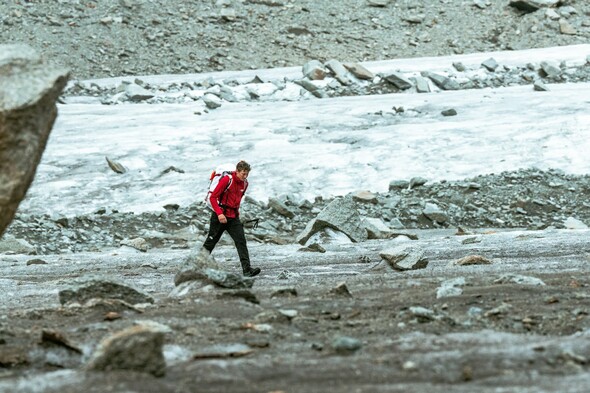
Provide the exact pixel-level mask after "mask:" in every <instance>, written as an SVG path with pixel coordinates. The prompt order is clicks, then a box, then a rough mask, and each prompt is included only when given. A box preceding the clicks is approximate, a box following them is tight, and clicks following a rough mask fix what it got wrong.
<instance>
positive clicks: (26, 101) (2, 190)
mask: <svg viewBox="0 0 590 393" xmlns="http://www.w3.org/2000/svg"><path fill="white" fill-rule="evenodd" d="M68 78H69V72H68V71H67V70H66V69H64V68H61V67H56V66H53V65H50V64H48V63H47V62H46V61H45V60H44V59H42V58H41V57H40V56H39V55H38V54H37V53H36V52H35V50H33V49H32V48H30V47H28V46H26V45H16V44H15V45H0V236H1V235H2V233H4V230H5V229H6V227H7V226H8V224H9V223H10V222H11V221H12V219H13V217H14V214H15V212H16V209H17V208H18V205H19V203H20V202H21V200H22V199H23V198H24V197H25V194H26V192H27V190H28V188H29V186H30V185H31V183H32V181H33V178H34V176H35V171H36V170H37V165H38V164H39V161H40V160H41V156H42V154H43V151H44V150H45V145H46V143H47V139H48V137H49V133H50V132H51V129H52V127H53V124H54V122H55V119H56V117H57V107H56V101H57V99H58V98H59V95H60V94H61V92H62V90H63V88H64V87H65V85H66V83H67V81H68Z"/></svg>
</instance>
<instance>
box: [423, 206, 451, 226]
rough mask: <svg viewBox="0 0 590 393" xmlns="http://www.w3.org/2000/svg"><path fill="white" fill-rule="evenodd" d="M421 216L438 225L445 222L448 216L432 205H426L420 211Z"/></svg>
mask: <svg viewBox="0 0 590 393" xmlns="http://www.w3.org/2000/svg"><path fill="white" fill-rule="evenodd" d="M422 214H424V215H425V216H426V217H427V218H428V219H429V220H432V221H435V222H438V223H440V224H442V223H445V222H447V221H448V219H449V216H448V215H447V214H446V213H445V212H444V211H443V210H442V209H441V208H440V207H439V206H438V205H436V204H434V203H426V204H425V206H424V209H423V210H422Z"/></svg>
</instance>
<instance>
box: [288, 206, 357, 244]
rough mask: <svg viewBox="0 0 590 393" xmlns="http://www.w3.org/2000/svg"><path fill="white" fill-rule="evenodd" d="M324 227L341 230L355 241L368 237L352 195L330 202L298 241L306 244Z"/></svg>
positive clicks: (310, 223)
mask: <svg viewBox="0 0 590 393" xmlns="http://www.w3.org/2000/svg"><path fill="white" fill-rule="evenodd" d="M324 228H332V229H335V230H337V231H340V232H342V233H344V234H346V236H348V237H349V238H350V240H352V241H353V242H360V241H363V240H366V239H367V231H366V230H365V229H364V228H363V227H362V223H361V217H360V215H359V213H358V211H357V209H356V205H355V203H354V201H353V200H352V197H350V196H346V197H344V198H337V199H334V200H333V201H332V202H330V203H329V204H328V206H326V207H325V208H324V210H322V211H321V212H320V214H318V215H317V217H316V218H314V219H313V220H311V221H310V222H309V223H308V224H307V226H306V227H305V229H304V230H303V231H302V232H301V234H299V236H297V242H298V243H299V244H305V242H307V240H308V239H309V238H310V237H311V236H313V235H314V234H315V233H317V232H319V231H321V230H322V229H324Z"/></svg>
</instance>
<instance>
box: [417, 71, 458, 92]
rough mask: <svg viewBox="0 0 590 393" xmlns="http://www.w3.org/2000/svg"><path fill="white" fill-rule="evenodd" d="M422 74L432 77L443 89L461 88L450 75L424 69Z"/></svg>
mask: <svg viewBox="0 0 590 393" xmlns="http://www.w3.org/2000/svg"><path fill="white" fill-rule="evenodd" d="M421 75H422V76H423V77H425V78H428V79H430V80H431V81H432V82H433V83H434V84H435V85H436V86H438V87H439V88H440V89H442V90H460V89H461V85H459V83H458V82H457V81H455V80H453V79H451V78H449V77H446V76H444V75H440V74H436V73H434V72H429V71H423V72H421Z"/></svg>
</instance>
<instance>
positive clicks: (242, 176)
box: [236, 170, 250, 181]
mask: <svg viewBox="0 0 590 393" xmlns="http://www.w3.org/2000/svg"><path fill="white" fill-rule="evenodd" d="M249 173H250V172H249V171H246V170H243V171H236V176H237V177H238V179H240V180H242V181H244V180H246V179H247V178H248V174H249Z"/></svg>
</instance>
